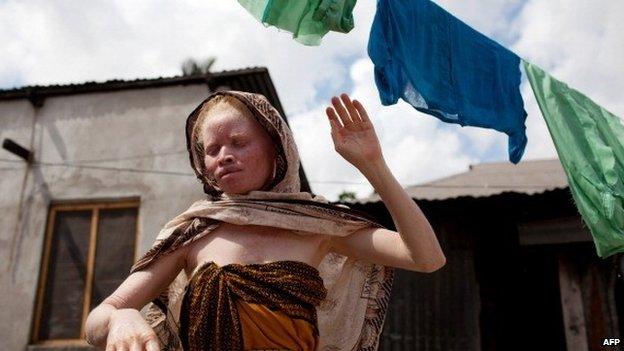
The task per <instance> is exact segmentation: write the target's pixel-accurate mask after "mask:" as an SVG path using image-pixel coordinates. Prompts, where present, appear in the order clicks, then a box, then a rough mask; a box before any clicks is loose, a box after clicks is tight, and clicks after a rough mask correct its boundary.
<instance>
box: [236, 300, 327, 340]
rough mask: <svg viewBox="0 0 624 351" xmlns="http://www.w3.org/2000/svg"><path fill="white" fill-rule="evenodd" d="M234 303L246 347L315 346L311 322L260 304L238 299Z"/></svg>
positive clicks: (315, 337) (315, 336)
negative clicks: (236, 307) (236, 306)
mask: <svg viewBox="0 0 624 351" xmlns="http://www.w3.org/2000/svg"><path fill="white" fill-rule="evenodd" d="M237 305H238V314H239V317H240V322H241V329H242V332H243V345H244V348H245V350H254V351H256V350H302V351H314V350H316V347H317V345H318V342H319V336H318V334H316V332H315V330H316V328H315V325H314V324H312V323H310V322H308V321H306V320H304V319H298V318H290V317H289V316H288V315H287V314H285V313H283V312H280V311H274V310H272V309H270V308H268V307H266V306H264V305H261V304H256V303H249V302H245V301H243V300H238V301H237Z"/></svg>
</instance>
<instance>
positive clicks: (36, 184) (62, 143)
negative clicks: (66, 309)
mask: <svg viewBox="0 0 624 351" xmlns="http://www.w3.org/2000/svg"><path fill="white" fill-rule="evenodd" d="M207 95H208V89H207V87H206V86H205V85H200V84H197V85H187V86H173V87H163V88H149V89H137V90H122V91H115V92H102V93H89V94H78V95H69V96H60V97H53V98H47V99H46V100H45V103H44V105H43V106H42V107H40V108H35V107H33V106H32V105H31V104H30V103H29V102H28V101H27V100H9V101H0V139H4V138H12V139H13V140H15V141H16V142H18V143H20V144H21V145H23V146H25V147H28V148H30V149H31V150H34V154H35V161H36V162H44V163H72V164H76V163H81V164H83V165H97V166H105V167H116V168H133V169H148V170H150V169H153V170H163V171H175V172H185V173H189V174H192V173H193V171H192V169H191V168H190V166H189V162H188V156H187V153H186V141H185V136H184V123H185V121H186V116H188V114H189V113H190V112H191V111H192V110H193V109H194V108H195V106H196V105H197V104H198V103H199V102H201V100H203V99H204V98H205V97H206V96H207ZM0 154H1V156H0V159H14V160H20V159H19V158H18V157H16V156H14V155H12V154H10V153H9V152H7V151H6V150H2V151H0ZM139 156H140V157H139ZM98 160H99V161H98ZM87 161H89V162H87ZM22 187H23V190H22ZM0 193H1V195H0V210H1V211H2V212H1V213H2V216H0V257H1V259H0V260H1V263H2V271H0V308H1V309H2V313H1V314H0V340H1V341H0V349H1V350H24V349H26V346H27V344H28V342H29V338H30V333H31V325H32V318H33V310H34V306H35V295H36V291H37V283H38V278H39V266H40V260H41V257H42V249H43V239H44V234H45V226H46V220H47V214H48V208H49V204H50V202H51V201H59V200H60V201H62V200H88V199H115V198H127V197H138V198H140V202H141V206H140V209H139V236H138V238H139V242H138V254H139V255H140V254H142V253H143V252H145V251H146V250H147V249H148V248H149V247H150V245H151V244H152V242H153V240H154V238H155V237H156V234H157V233H158V231H159V230H160V228H161V227H162V226H163V225H164V224H165V223H166V222H167V221H168V220H169V219H171V218H172V217H173V216H175V215H176V214H178V213H179V212H180V211H183V210H185V209H186V208H187V207H188V206H189V205H190V204H191V203H192V202H193V201H196V200H199V199H201V198H202V197H203V192H202V188H201V184H200V183H199V182H198V181H197V179H196V178H195V176H180V175H167V174H151V173H137V172H129V171H116V170H115V171H113V170H101V169H84V168H77V167H67V166H57V165H36V164H35V165H33V166H28V167H27V166H26V164H25V162H19V163H10V162H0ZM20 206H21V210H19V209H20ZM18 221H19V222H18Z"/></svg>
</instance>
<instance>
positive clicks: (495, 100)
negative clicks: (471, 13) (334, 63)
mask: <svg viewBox="0 0 624 351" xmlns="http://www.w3.org/2000/svg"><path fill="white" fill-rule="evenodd" d="M368 55H369V56H370V58H371V60H372V61H373V63H374V64H375V83H376V85H377V89H378V90H379V96H380V98H381V103H382V104H383V105H392V104H395V103H396V102H397V100H398V99H399V98H402V99H403V100H405V101H406V102H408V103H409V104H411V105H412V106H413V107H414V108H416V109H417V110H419V111H421V112H425V113H428V114H431V115H433V116H435V117H437V118H439V119H441V120H443V121H445V122H450V123H457V124H460V125H461V126H466V125H468V126H475V127H483V128H492V129H495V130H498V131H501V132H504V133H506V134H507V135H508V136H509V149H508V152H509V160H510V161H511V162H513V163H518V162H519V161H520V159H521V158H522V154H523V153H524V148H525V146H526V143H527V137H526V132H525V130H526V128H525V125H524V122H525V120H526V115H527V114H526V112H525V111H524V103H523V101H522V96H521V95H520V78H521V73H520V58H519V57H518V56H517V55H516V54H514V53H513V52H511V51H509V50H507V49H506V48H504V47H503V46H501V45H500V44H498V43H496V42H495V41H493V40H491V39H489V38H488V37H486V36H485V35H483V34H481V33H479V32H477V31H476V30H474V29H472V28H471V27H469V26H468V25H467V24H465V23H463V22H462V21H460V20H459V19H457V18H455V17H453V15H451V14H450V13H448V12H446V11H445V10H444V9H442V8H441V7H439V6H438V5H436V4H435V3H433V2H432V1H429V0H378V1H377V12H376V14H375V18H374V20H373V25H372V28H371V31H370V37H369V42H368Z"/></svg>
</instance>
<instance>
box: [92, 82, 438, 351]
mask: <svg viewBox="0 0 624 351" xmlns="http://www.w3.org/2000/svg"><path fill="white" fill-rule="evenodd" d="M332 105H333V106H332V107H328V108H327V110H326V113H327V116H328V119H329V123H330V125H331V129H332V131H331V134H332V139H333V142H334V146H335V149H336V151H337V152H338V153H339V154H340V155H342V156H343V157H344V158H345V159H346V160H347V161H348V162H350V163H351V164H353V165H354V166H355V167H357V168H358V169H359V170H360V171H361V172H362V173H363V174H364V175H365V176H366V177H367V179H368V180H369V181H370V182H371V184H372V185H373V186H374V188H375V190H376V191H377V193H379V195H380V196H381V198H382V200H383V201H384V203H385V205H386V206H387V208H388V210H389V212H390V214H391V215H392V218H393V220H394V223H395V225H396V228H397V229H398V232H395V231H391V230H388V229H386V228H383V227H382V226H381V225H380V224H378V223H377V222H375V221H374V220H373V219H372V218H370V217H368V216H367V215H365V214H363V213H361V212H358V211H355V210H351V209H348V208H347V207H346V206H344V205H342V206H337V205H332V204H329V203H328V201H327V200H325V199H324V198H322V197H320V196H312V195H311V194H310V193H307V192H300V184H299V155H298V152H297V148H296V145H295V143H294V139H293V137H292V133H291V132H290V129H289V128H288V126H287V125H286V124H285V123H284V120H283V119H282V118H281V117H280V116H279V113H278V112H277V111H276V110H275V108H273V106H271V105H270V103H269V102H268V101H267V100H266V98H265V97H264V96H262V95H259V94H251V93H244V92H238V91H220V92H216V93H214V94H212V95H210V96H209V97H208V98H207V99H206V100H204V101H203V102H202V103H201V104H200V105H199V106H198V107H197V108H196V109H195V110H194V111H193V112H192V113H191V115H190V116H189V118H188V119H187V123H186V137H187V149H188V150H189V159H190V162H191V166H192V167H193V169H194V170H195V173H196V175H197V177H198V179H199V180H200V181H201V182H202V183H203V186H204V192H205V193H206V194H207V195H208V198H207V199H206V200H200V201H197V202H195V203H194V204H193V205H192V206H191V207H190V208H189V209H188V210H186V211H185V212H184V213H182V214H180V215H178V216H177V217H175V218H174V219H172V220H171V221H169V222H168V223H167V224H166V225H165V227H164V228H163V229H162V231H161V232H160V233H159V235H158V237H157V240H156V242H155V243H154V246H153V247H152V249H150V250H149V251H148V252H147V253H146V254H145V255H144V256H143V257H142V258H141V259H139V260H138V261H137V262H136V263H135V265H134V266H133V268H132V270H131V274H130V276H129V277H128V278H127V279H126V280H125V281H124V282H123V283H122V284H121V285H120V286H119V288H118V289H117V290H116V291H115V292H113V294H111V296H109V297H108V298H107V299H105V300H104V301H103V302H102V303H101V304H100V305H99V306H98V307H96V308H95V309H94V310H93V311H92V312H91V313H90V314H89V317H88V319H87V325H86V335H87V340H88V341H89V343H91V344H93V345H97V346H100V347H104V346H106V350H116V351H119V350H132V351H133V350H149V351H152V350H159V349H171V350H179V349H184V350H208V349H209V350H260V349H265V350H266V349H275V350H277V349H288V350H324V349H327V350H351V349H354V348H355V349H376V347H377V344H378V338H379V334H380V333H381V328H382V325H383V320H384V316H385V313H386V309H387V300H388V298H389V292H390V287H391V284H392V267H398V268H402V269H407V270H412V271H418V272H433V271H435V270H437V269H439V268H440V267H442V266H443V265H444V264H445V257H444V254H443V253H442V250H441V248H440V246H439V243H438V241H437V239H436V237H435V234H434V232H433V230H432V228H431V226H430V224H429V222H428V221H427V219H426V218H425V217H424V215H423V214H422V212H421V211H420V209H419V208H418V206H417V205H416V204H415V203H414V201H412V199H411V198H410V197H409V196H408V195H407V194H406V193H405V191H404V190H403V188H402V187H401V185H400V184H399V183H398V182H397V181H396V179H395V178H394V176H393V175H392V174H391V172H390V170H389V169H388V167H387V165H386V164H385V161H384V158H383V155H382V151H381V147H380V145H379V141H378V139H377V136H376V133H375V131H374V128H373V125H372V124H371V121H370V119H369V117H368V115H367V113H366V111H365V109H364V107H363V106H362V105H361V104H360V103H359V102H358V101H351V100H350V98H349V97H348V96H347V95H346V94H342V95H341V97H340V99H339V98H337V97H334V98H332ZM150 301H151V302H152V303H151V304H150V306H149V309H148V311H147V314H146V319H147V320H146V319H144V318H143V316H142V315H141V314H140V312H139V309H141V308H143V307H144V306H145V305H146V304H147V303H148V302H150Z"/></svg>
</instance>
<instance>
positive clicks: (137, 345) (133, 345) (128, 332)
mask: <svg viewBox="0 0 624 351" xmlns="http://www.w3.org/2000/svg"><path fill="white" fill-rule="evenodd" d="M109 323H110V325H109V329H108V338H107V340H106V351H160V343H159V341H158V336H156V333H155V332H154V330H153V329H152V327H150V326H149V324H147V321H145V319H143V317H142V316H141V313H140V312H139V311H138V310H135V309H133V308H124V309H120V310H115V312H113V313H112V315H111V318H110V322H109Z"/></svg>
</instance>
